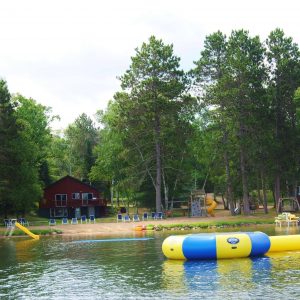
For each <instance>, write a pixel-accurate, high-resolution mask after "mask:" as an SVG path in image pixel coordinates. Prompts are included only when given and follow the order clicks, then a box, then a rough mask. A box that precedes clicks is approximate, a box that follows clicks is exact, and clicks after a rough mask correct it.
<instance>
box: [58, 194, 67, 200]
mask: <svg viewBox="0 0 300 300" xmlns="http://www.w3.org/2000/svg"><path fill="white" fill-rule="evenodd" d="M55 200H56V201H57V200H59V201H60V200H67V194H56V195H55Z"/></svg>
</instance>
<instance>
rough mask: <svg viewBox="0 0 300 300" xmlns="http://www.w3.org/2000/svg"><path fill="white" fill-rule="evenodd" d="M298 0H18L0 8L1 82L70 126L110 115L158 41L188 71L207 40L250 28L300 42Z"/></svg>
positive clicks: (254, 31) (60, 125)
mask: <svg viewBox="0 0 300 300" xmlns="http://www.w3.org/2000/svg"><path fill="white" fill-rule="evenodd" d="M298 12H299V4H298V3H297V2H296V1H291V0H286V1H284V3H283V2H282V1H278V0H275V1H272V3H270V2H268V1H258V0H254V1H251V2H248V1H238V0H228V1H222V0H211V1H198V0H187V1H176V0H173V1H171V0H164V1H161V0H160V1H159V0H152V1H141V0H127V1H121V0H120V1H117V0H110V1H96V0H94V1H93V0H77V1H76V0H73V1H69V0H51V1H50V0H44V1H39V0H26V1H23V0H10V1H5V2H3V3H2V4H1V10H0V43H1V47H0V77H4V78H5V79H6V80H7V82H8V86H9V88H10V90H11V92H14V93H15V92H19V93H21V94H23V95H24V96H26V97H32V98H34V99H36V100H37V101H38V102H40V103H42V104H44V105H47V106H51V107H52V108H53V112H54V113H55V114H59V115H60V116H61V118H62V120H61V122H60V123H56V124H54V125H53V126H54V127H55V128H58V127H66V126H67V124H69V123H71V122H73V121H74V119H75V118H76V117H77V116H78V115H79V114H81V113H83V112H85V113H87V114H89V115H90V116H91V115H92V114H94V113H95V112H96V111H97V110H98V109H104V108H105V107H106V104H107V102H108V100H110V99H111V98H112V97H113V94H114V93H115V92H116V91H117V90H119V82H118V80H117V79H116V77H117V76H120V75H122V74H123V73H124V72H125V70H126V69H127V68H128V67H129V65H130V57H131V56H133V55H135V51H134V49H135V48H136V47H139V46H140V45H141V44H142V42H145V41H147V40H148V38H149V37H150V36H151V35H156V36H157V37H158V38H162V39H163V40H164V42H165V43H168V44H170V43H173V44H174V52H175V54H176V55H178V56H180V57H181V62H182V67H183V68H184V69H185V70H188V69H189V68H191V67H193V61H194V60H196V59H198V57H199V54H200V51H201V49H202V47H203V41H204V39H205V36H206V35H209V34H211V33H212V32H214V31H216V30H221V31H222V32H224V33H226V34H230V32H231V30H232V29H240V28H244V29H248V30H249V31H250V33H251V34H252V35H260V36H261V38H262V39H265V38H266V37H267V35H268V33H269V32H270V31H271V30H273V29H275V28H276V27H280V28H282V29H283V30H284V31H285V33H286V34H287V35H289V36H292V37H293V38H294V40H295V42H297V43H299V42H300V40H299V34H298V28H299V18H298V15H297V14H298Z"/></svg>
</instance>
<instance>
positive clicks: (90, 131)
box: [65, 113, 98, 179]
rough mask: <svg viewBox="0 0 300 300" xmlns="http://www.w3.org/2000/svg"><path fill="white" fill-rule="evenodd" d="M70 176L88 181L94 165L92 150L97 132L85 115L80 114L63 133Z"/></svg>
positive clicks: (96, 139)
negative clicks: (66, 146)
mask: <svg viewBox="0 0 300 300" xmlns="http://www.w3.org/2000/svg"><path fill="white" fill-rule="evenodd" d="M65 134H66V143H67V145H68V151H69V158H70V160H69V164H70V168H71V172H72V175H73V176H75V177H77V178H81V179H88V174H89V172H90V170H91V168H92V166H93V164H94V163H95V157H94V155H93V149H94V147H95V145H96V143H97V141H98V131H97V129H96V127H95V125H94V123H93V121H92V120H91V118H90V117H88V116H87V115H86V114H84V113H83V114H81V115H80V116H79V117H78V118H77V119H76V120H75V122H74V123H73V124H71V125H69V127H68V128H67V129H66V131H65Z"/></svg>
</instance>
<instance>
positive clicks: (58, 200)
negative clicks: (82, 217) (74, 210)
mask: <svg viewBox="0 0 300 300" xmlns="http://www.w3.org/2000/svg"><path fill="white" fill-rule="evenodd" d="M55 206H56V207H59V206H67V194H56V195H55Z"/></svg>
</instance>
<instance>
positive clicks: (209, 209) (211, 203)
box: [206, 198, 218, 217]
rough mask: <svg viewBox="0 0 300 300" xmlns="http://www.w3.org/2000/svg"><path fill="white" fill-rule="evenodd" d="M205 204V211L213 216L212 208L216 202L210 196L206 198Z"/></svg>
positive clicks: (215, 205)
mask: <svg viewBox="0 0 300 300" xmlns="http://www.w3.org/2000/svg"><path fill="white" fill-rule="evenodd" d="M206 205H207V213H208V214H210V215H211V216H212V217H214V216H215V215H214V213H213V211H214V209H215V208H216V207H217V205H218V204H217V202H216V201H214V200H213V199H211V198H206Z"/></svg>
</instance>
